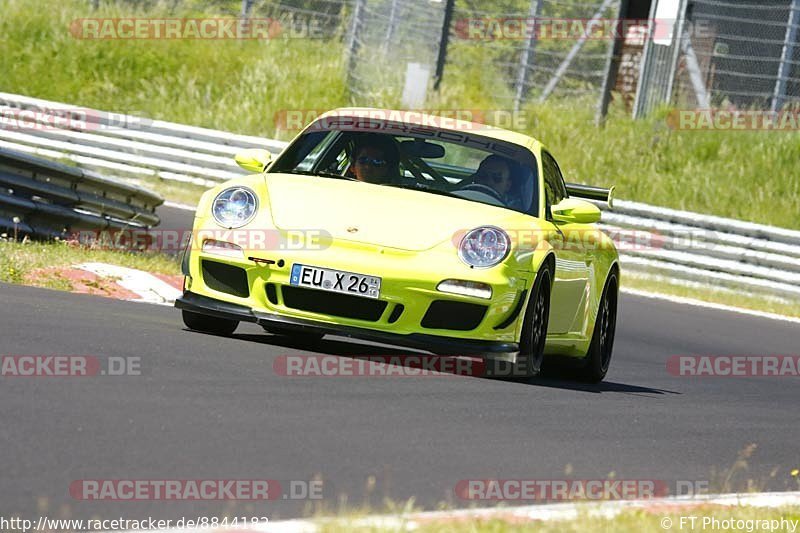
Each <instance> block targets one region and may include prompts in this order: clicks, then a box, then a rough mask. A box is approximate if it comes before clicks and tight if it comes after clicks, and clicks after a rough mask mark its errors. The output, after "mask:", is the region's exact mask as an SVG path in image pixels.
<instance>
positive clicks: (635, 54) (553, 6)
mask: <svg viewBox="0 0 800 533" xmlns="http://www.w3.org/2000/svg"><path fill="white" fill-rule="evenodd" d="M118 1H120V2H126V3H129V4H134V5H138V6H139V7H141V6H142V5H143V4H146V3H147V1H148V0H118ZM170 1H171V2H172V3H173V4H174V5H176V6H178V5H183V6H188V5H191V7H192V8H194V9H198V8H200V9H202V8H203V7H213V8H215V9H217V10H218V11H219V10H222V12H224V13H230V14H236V15H238V16H240V17H243V18H247V17H268V18H274V19H277V20H278V21H280V23H281V27H282V28H283V29H284V31H289V32H293V31H294V32H297V34H298V36H302V32H303V31H305V32H306V33H307V34H309V36H312V37H317V38H323V39H328V40H329V41H330V43H331V46H330V47H329V52H327V53H330V54H331V56H330V57H329V58H327V59H332V60H336V59H344V61H343V64H344V71H345V73H344V75H345V76H346V77H347V84H348V88H349V90H350V92H351V95H352V101H353V103H354V104H356V105H365V106H370V105H374V106H400V107H405V108H409V107H411V108H416V107H421V106H424V105H425V104H426V102H427V101H428V100H429V99H430V97H431V96H432V95H433V94H434V93H433V88H434V87H435V86H436V85H437V84H438V82H441V88H442V89H443V90H444V91H448V90H449V89H450V88H451V87H452V86H455V85H458V87H459V91H462V94H467V95H469V94H470V90H472V91H482V92H484V93H486V92H488V93H490V96H491V97H492V99H493V100H494V101H495V102H498V103H499V104H500V105H503V106H506V107H507V108H509V109H511V108H513V109H518V108H519V107H521V106H523V105H525V104H528V103H532V102H544V101H552V100H568V101H569V102H570V103H571V104H573V105H575V106H592V105H597V104H599V103H601V102H602V101H603V98H604V97H605V96H606V94H605V90H604V87H605V85H606V84H610V89H612V90H615V91H616V93H615V94H618V95H620V96H621V101H622V102H623V103H624V104H625V105H626V106H627V107H628V108H629V109H630V110H631V111H632V112H633V114H634V116H637V117H641V116H645V115H647V114H648V113H650V112H652V111H653V110H654V109H656V108H658V107H659V106H662V105H665V104H669V105H677V106H683V107H686V106H689V107H700V108H705V107H710V106H716V107H736V108H746V109H772V110H776V109H780V108H782V107H784V106H785V105H787V103H788V104H791V105H796V104H797V102H798V101H800V42H798V41H799V40H800V31H798V29H800V0H758V1H756V0H650V1H644V2H633V1H632V0H496V1H493V2H478V1H477V0H170ZM645 4H646V5H645ZM448 8H451V11H450V14H449V17H448V16H447V13H448ZM648 9H649V14H646V13H648ZM621 10H622V11H621ZM634 12H636V13H637V15H635V16H636V17H637V18H641V17H643V16H644V17H646V18H647V20H645V21H642V20H639V21H638V23H639V25H638V26H637V25H628V26H624V25H623V26H622V30H620V27H619V26H618V24H619V17H620V16H623V17H626V16H627V17H630V16H631V15H630V13H634ZM643 13H644V14H646V15H643ZM642 23H644V25H642ZM310 24H313V28H312V30H313V31H311V32H310V33H313V35H311V34H310V33H309V28H311V26H310ZM659 25H662V26H660V29H659ZM654 27H655V29H654ZM598 28H600V30H599V31H598ZM648 28H649V29H648ZM665 28H666V29H665ZM620 31H622V38H620V39H616V41H617V42H616V45H617V46H616V47H615V37H616V36H617V35H618V34H619V32H620ZM443 47H444V49H443ZM445 51H446V54H445V53H444V52H445ZM612 58H614V60H612ZM309 59H310V60H314V59H316V58H309ZM445 59H446V63H444V62H443V60H445ZM444 64H446V68H444V75H443V78H441V79H440V78H439V77H438V74H440V73H441V72H442V66H443V65H444ZM617 69H618V70H617ZM611 70H617V72H614V73H613V75H612V76H611V77H610V78H607V75H608V73H609V72H610V71H611ZM448 84H452V85H451V86H450V87H449V86H448ZM473 95H474V93H473Z"/></svg>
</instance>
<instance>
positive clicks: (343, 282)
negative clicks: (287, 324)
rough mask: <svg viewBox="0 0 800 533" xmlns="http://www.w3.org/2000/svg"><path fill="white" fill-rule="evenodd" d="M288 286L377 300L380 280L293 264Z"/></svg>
mask: <svg viewBox="0 0 800 533" xmlns="http://www.w3.org/2000/svg"><path fill="white" fill-rule="evenodd" d="M289 284H291V285H298V286H300V287H308V288H310V289H319V290H322V291H330V292H341V293H344V294H352V295H354V296H365V297H367V298H379V297H380V295H381V278H379V277H377V276H365V275H363V274H356V273H355V272H344V271H341V270H333V269H331V268H320V267H315V266H309V265H301V264H297V263H295V264H294V265H292V276H291V278H290V280H289Z"/></svg>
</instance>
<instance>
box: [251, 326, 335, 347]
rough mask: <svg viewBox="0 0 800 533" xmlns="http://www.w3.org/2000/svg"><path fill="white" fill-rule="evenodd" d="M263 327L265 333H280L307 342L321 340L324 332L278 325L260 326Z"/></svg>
mask: <svg viewBox="0 0 800 533" xmlns="http://www.w3.org/2000/svg"><path fill="white" fill-rule="evenodd" d="M261 327H262V328H264V331H266V332H267V333H272V334H273V335H280V336H282V337H289V338H291V339H295V340H298V341H303V342H308V343H312V344H313V343H315V342H319V341H321V340H322V337H324V336H325V334H324V333H310V332H307V331H297V330H293V329H284V328H281V327H280V326H261Z"/></svg>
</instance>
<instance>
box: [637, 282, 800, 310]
mask: <svg viewBox="0 0 800 533" xmlns="http://www.w3.org/2000/svg"><path fill="white" fill-rule="evenodd" d="M621 286H622V288H623V289H635V290H640V291H645V292H650V293H657V294H665V295H668V296H677V297H680V298H691V299H694V300H700V301H703V302H709V303H715V304H722V305H729V306H732V307H740V308H742V309H749V310H752V311H761V312H765V313H775V314H778V315H784V316H791V317H796V318H800V302H799V301H797V300H792V299H782V298H776V297H770V296H767V295H759V294H754V293H744V292H742V291H741V290H735V289H726V288H723V287H716V288H715V287H710V286H704V285H702V284H700V283H685V282H684V283H679V282H677V281H675V280H670V279H669V278H666V277H663V276H652V277H650V276H644V275H641V274H638V273H633V272H631V273H628V272H624V271H623V277H622V284H621Z"/></svg>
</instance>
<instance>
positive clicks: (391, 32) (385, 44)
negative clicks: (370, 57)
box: [383, 0, 397, 54]
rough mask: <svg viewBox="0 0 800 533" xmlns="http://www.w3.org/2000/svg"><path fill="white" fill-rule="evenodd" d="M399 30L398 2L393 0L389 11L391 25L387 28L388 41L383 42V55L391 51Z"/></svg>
mask: <svg viewBox="0 0 800 533" xmlns="http://www.w3.org/2000/svg"><path fill="white" fill-rule="evenodd" d="M396 29H397V0H392V7H391V8H390V9H389V24H388V27H387V28H386V40H385V41H383V53H384V54H385V53H387V52H388V51H389V46H390V44H391V42H392V39H393V38H394V32H395V30H396Z"/></svg>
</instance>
